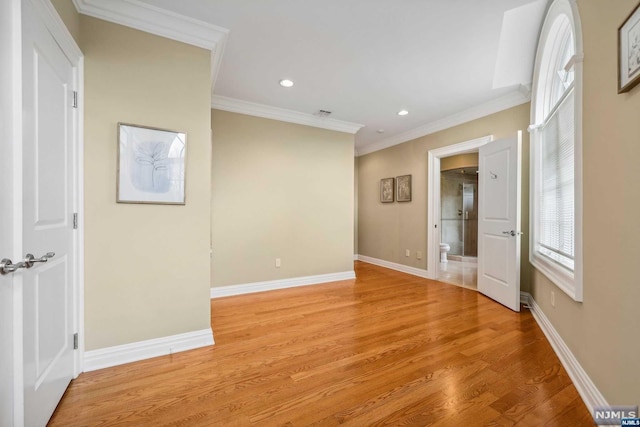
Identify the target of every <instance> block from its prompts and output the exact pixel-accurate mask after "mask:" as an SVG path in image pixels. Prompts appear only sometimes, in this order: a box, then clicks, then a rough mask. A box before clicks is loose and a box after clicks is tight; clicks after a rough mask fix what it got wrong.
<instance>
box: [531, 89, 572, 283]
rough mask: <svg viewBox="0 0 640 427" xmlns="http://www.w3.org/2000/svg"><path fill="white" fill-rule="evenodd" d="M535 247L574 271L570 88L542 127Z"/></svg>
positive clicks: (547, 256) (544, 254)
mask: <svg viewBox="0 0 640 427" xmlns="http://www.w3.org/2000/svg"><path fill="white" fill-rule="evenodd" d="M540 132H541V139H540V165H539V167H540V172H541V173H540V175H539V180H540V181H539V185H538V187H537V188H538V194H537V197H538V201H539V216H538V224H537V226H538V232H537V242H536V251H537V252H538V253H539V254H541V255H543V256H545V257H546V258H548V259H550V260H551V261H553V262H555V263H557V264H559V265H560V266H562V267H564V268H566V269H568V270H570V271H573V270H574V267H575V261H574V259H575V247H574V241H575V239H574V237H575V236H574V229H575V227H574V226H575V204H574V188H575V183H574V179H575V178H574V177H575V174H574V145H575V144H574V141H575V124H574V93H573V88H571V89H570V90H569V91H568V93H567V94H566V96H565V97H564V99H562V100H561V101H560V103H559V104H558V105H557V106H556V107H555V108H554V109H553V110H552V112H551V114H550V115H549V117H547V119H546V121H545V123H544V125H543V126H542V128H541V129H540Z"/></svg>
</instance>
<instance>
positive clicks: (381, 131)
mask: <svg viewBox="0 0 640 427" xmlns="http://www.w3.org/2000/svg"><path fill="white" fill-rule="evenodd" d="M376 132H378V133H384V129H378V130H377V131H376Z"/></svg>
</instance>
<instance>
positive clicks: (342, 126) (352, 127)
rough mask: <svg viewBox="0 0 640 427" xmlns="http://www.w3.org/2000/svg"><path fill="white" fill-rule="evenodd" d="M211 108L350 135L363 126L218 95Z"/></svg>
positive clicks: (214, 97) (215, 96) (214, 98)
mask: <svg viewBox="0 0 640 427" xmlns="http://www.w3.org/2000/svg"><path fill="white" fill-rule="evenodd" d="M211 107H212V108H214V109H216V110H224V111H230V112H232V113H240V114H247V115H249V116H255V117H262V118H265V119H272V120H279V121H281V122H289V123H296V124H299V125H306V126H313V127H317V128H322V129H329V130H335V131H338V132H346V133H350V134H355V133H356V132H358V131H359V130H360V129H361V128H362V127H363V126H364V125H361V124H358V123H351V122H345V121H342V120H336V119H331V118H328V117H318V116H314V115H313V114H309V113H300V112H298V111H293V110H286V109H284V108H278V107H271V106H269V105H264V104H257V103H255V102H249V101H242V100H239V99H235V98H229V97H226V96H220V95H214V96H213V100H212V102H211Z"/></svg>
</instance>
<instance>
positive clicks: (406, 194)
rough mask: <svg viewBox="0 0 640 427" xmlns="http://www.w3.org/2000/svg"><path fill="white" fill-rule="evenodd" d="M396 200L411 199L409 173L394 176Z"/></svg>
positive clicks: (406, 200)
mask: <svg viewBox="0 0 640 427" xmlns="http://www.w3.org/2000/svg"><path fill="white" fill-rule="evenodd" d="M396 187H397V191H396V200H397V201H399V202H410V201H411V175H402V176H397V177H396Z"/></svg>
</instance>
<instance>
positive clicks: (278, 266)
mask: <svg viewBox="0 0 640 427" xmlns="http://www.w3.org/2000/svg"><path fill="white" fill-rule="evenodd" d="M280 265H282V263H281V262H280V258H276V268H280Z"/></svg>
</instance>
